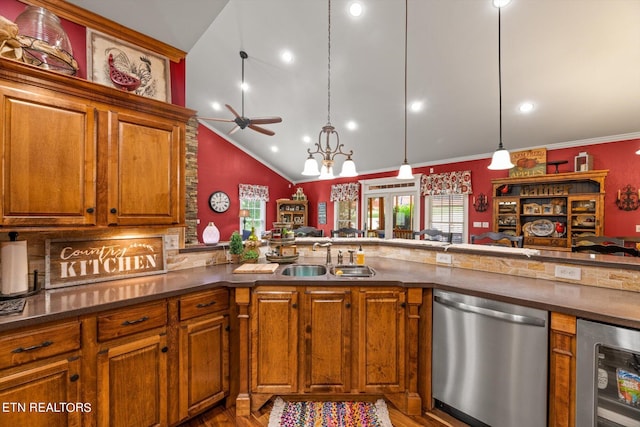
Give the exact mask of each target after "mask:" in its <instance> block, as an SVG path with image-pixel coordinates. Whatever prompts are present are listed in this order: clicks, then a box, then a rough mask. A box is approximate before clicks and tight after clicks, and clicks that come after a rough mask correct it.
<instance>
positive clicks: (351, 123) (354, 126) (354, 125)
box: [347, 120, 358, 130]
mask: <svg viewBox="0 0 640 427" xmlns="http://www.w3.org/2000/svg"><path fill="white" fill-rule="evenodd" d="M347 129H349V130H356V129H358V124H357V123H356V122H354V121H353V120H351V121H348V122H347Z"/></svg>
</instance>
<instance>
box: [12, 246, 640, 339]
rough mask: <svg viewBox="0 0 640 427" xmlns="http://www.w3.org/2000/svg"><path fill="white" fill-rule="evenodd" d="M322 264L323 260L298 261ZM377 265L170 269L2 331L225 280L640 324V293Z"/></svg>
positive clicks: (66, 292)
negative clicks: (497, 303)
mask: <svg viewBox="0 0 640 427" xmlns="http://www.w3.org/2000/svg"><path fill="white" fill-rule="evenodd" d="M305 263H307V264H318V263H322V262H321V261H320V262H319V259H318V258H314V259H310V260H308V261H304V260H301V261H299V264H305ZM367 265H369V266H371V267H373V268H374V269H375V270H376V275H375V276H373V277H370V278H338V277H336V276H333V275H331V274H329V273H327V274H325V275H322V276H311V277H292V276H285V275H282V274H281V271H282V270H283V269H284V268H286V265H281V266H279V267H278V269H277V270H276V271H275V273H268V274H266V273H261V274H234V273H233V270H234V269H235V268H237V267H238V265H233V264H222V265H214V266H209V267H197V268H192V269H186V270H177V271H171V272H169V273H166V274H159V275H153V276H143V277H137V278H132V279H124V280H114V281H108V282H100V283H91V284H86V285H79V286H72V287H66V288H59V289H51V290H43V291H41V292H40V293H38V294H36V295H33V296H30V297H27V298H26V305H25V308H24V310H23V312H22V313H19V314H9V315H5V316H0V331H5V330H10V329H15V328H18V327H23V326H32V325H37V324H40V323H42V322H45V321H52V320H59V319H64V318H70V317H74V316H79V315H83V314H89V313H94V312H98V311H103V310H109V309H113V308H119V307H125V306H128V305H132V304H137V303H142V302H147V301H153V300H157V299H161V298H168V297H174V296H178V295H181V294H184V293H188V292H195V291H199V290H204V289H210V288H215V287H220V286H229V287H252V286H257V285H275V284H279V285H285V284H304V285H311V286H313V285H318V286H359V285H368V286H405V287H425V288H431V287H436V288H441V289H446V290H450V291H457V292H463V293H467V294H472V295H476V296H481V297H486V298H493V299H497V300H501V301H505V302H511V303H516V304H522V305H527V306H532V307H536V308H541V309H545V310H549V311H556V312H561V313H566V314H571V315H575V316H578V317H586V318H590V319H593V320H597V321H603V322H609V323H614V324H618V325H621V326H628V327H633V328H640V310H638V307H640V293H638V292H630V291H622V290H612V289H606V288H598V287H592V286H581V285H574V284H567V283H561V282H555V281H551V280H541V279H533V278H524V277H516V276H508V275H503V274H497V273H488V272H481V271H475V270H466V269H460V268H451V267H446V266H436V265H430V264H423V263H418V262H410V261H402V262H399V261H398V260H394V259H387V258H380V257H368V258H367Z"/></svg>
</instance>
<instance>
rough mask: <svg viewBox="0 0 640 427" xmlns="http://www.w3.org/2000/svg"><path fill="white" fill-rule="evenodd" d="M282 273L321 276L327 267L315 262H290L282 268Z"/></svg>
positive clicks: (325, 272) (286, 274)
mask: <svg viewBox="0 0 640 427" xmlns="http://www.w3.org/2000/svg"><path fill="white" fill-rule="evenodd" d="M282 274H283V275H285V276H307V277H308V276H322V275H323V274H327V267H325V266H324V265H316V264H313V265H305V264H291V265H288V266H287V267H285V269H284V270H282Z"/></svg>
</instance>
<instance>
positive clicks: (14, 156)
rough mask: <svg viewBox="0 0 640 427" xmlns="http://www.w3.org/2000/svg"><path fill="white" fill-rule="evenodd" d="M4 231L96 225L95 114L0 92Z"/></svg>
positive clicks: (70, 103) (68, 100)
mask: <svg viewBox="0 0 640 427" xmlns="http://www.w3.org/2000/svg"><path fill="white" fill-rule="evenodd" d="M0 96H1V97H2V98H1V103H0V117H2V119H1V120H2V186H3V188H2V190H3V191H2V194H3V200H2V205H1V207H0V209H2V225H25V226H28V225H39V226H43V225H45V226H46V225H94V224H96V142H95V112H94V109H93V108H91V107H90V106H88V105H87V104H86V103H85V102H81V100H77V99H75V98H73V97H65V96H61V95H59V94H57V95H56V96H55V97H54V96H47V95H46V94H37V95H36V94H31V93H28V92H25V91H14V90H12V89H9V88H0Z"/></svg>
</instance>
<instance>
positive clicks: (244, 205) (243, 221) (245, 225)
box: [239, 199, 266, 240]
mask: <svg viewBox="0 0 640 427" xmlns="http://www.w3.org/2000/svg"><path fill="white" fill-rule="evenodd" d="M265 206H266V203H265V201H264V200H249V199H240V209H247V210H248V211H249V217H248V218H240V227H239V229H240V230H242V233H241V234H242V238H243V240H244V239H246V238H247V237H248V236H249V234H250V233H251V227H255V229H256V235H258V236H262V233H263V232H264V230H265Z"/></svg>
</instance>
